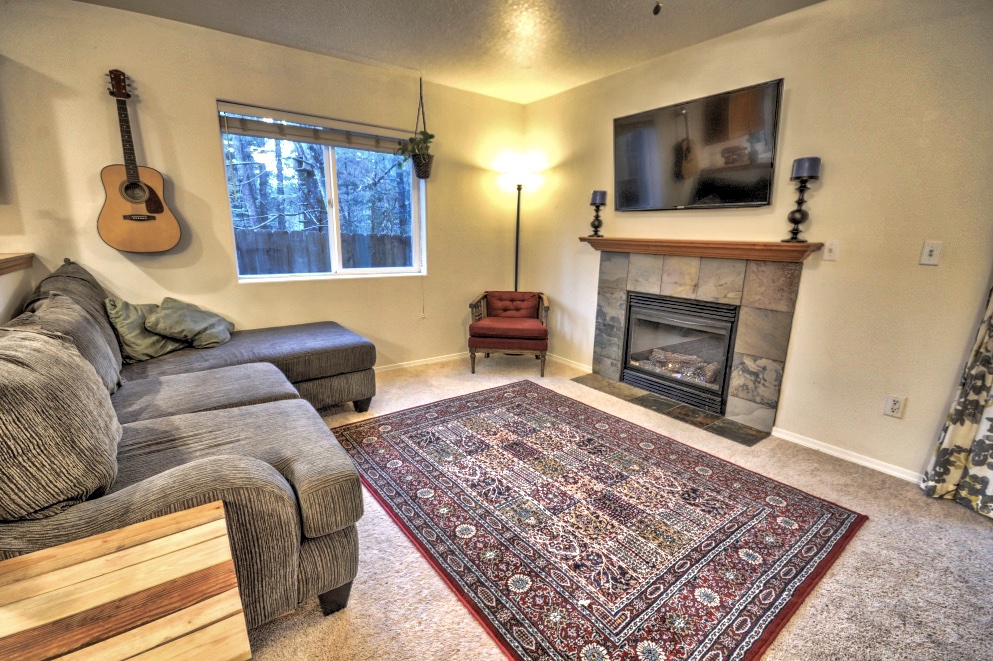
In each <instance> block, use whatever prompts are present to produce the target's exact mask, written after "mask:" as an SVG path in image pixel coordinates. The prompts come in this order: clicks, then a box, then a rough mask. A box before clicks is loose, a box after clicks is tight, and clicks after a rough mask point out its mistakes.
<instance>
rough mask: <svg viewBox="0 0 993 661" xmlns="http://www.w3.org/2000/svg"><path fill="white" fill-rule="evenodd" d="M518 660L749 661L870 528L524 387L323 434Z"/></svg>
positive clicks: (825, 505)
mask: <svg viewBox="0 0 993 661" xmlns="http://www.w3.org/2000/svg"><path fill="white" fill-rule="evenodd" d="M334 432H335V434H336V435H337V436H338V439H339V440H340V441H341V444H342V445H343V446H344V447H345V449H346V450H348V452H349V454H351V456H352V459H353V460H354V461H355V465H356V467H357V468H358V470H359V472H360V474H361V475H362V477H363V480H364V481H365V484H366V486H367V487H368V488H369V489H370V490H371V491H372V493H373V494H374V495H375V496H376V498H377V499H378V500H379V501H380V503H382V504H383V506H384V507H385V508H386V510H387V511H388V512H389V513H390V514H391V515H392V517H393V518H394V519H395V520H396V522H397V523H398V524H399V525H400V527H401V528H402V529H403V530H404V532H406V534H407V535H408V536H409V537H410V539H411V540H413V542H414V543H415V544H416V545H417V547H418V548H419V549H420V550H421V552H422V553H423V554H424V555H425V557H426V558H427V559H428V560H429V561H430V562H431V564H432V565H433V566H434V568H435V569H436V570H437V571H438V572H439V573H440V574H441V575H442V577H444V579H445V580H446V581H447V582H448V584H449V585H450V586H451V588H452V589H453V590H454V591H455V592H456V593H457V594H458V595H459V597H460V598H461V599H462V601H463V602H464V603H465V604H466V606H468V608H469V609H470V610H471V611H472V612H473V614H474V615H475V616H476V617H477V618H478V619H479V621H480V622H482V624H483V625H484V626H485V627H486V629H487V630H488V631H489V632H490V633H491V634H492V635H493V637H494V638H495V639H496V641H497V642H498V643H499V644H500V645H501V647H502V648H503V649H504V651H505V652H506V653H507V654H508V655H510V656H511V657H514V658H520V659H576V658H578V659H582V660H583V661H602V660H606V659H611V660H613V661H621V660H623V659H630V660H634V659H638V660H640V661H654V660H661V659H701V660H706V661H716V660H717V659H752V658H757V657H758V656H760V655H761V654H762V652H763V651H764V650H765V649H766V648H767V647H768V646H769V644H770V643H771V642H772V640H773V639H774V638H775V636H776V634H777V633H778V632H779V630H780V629H782V627H783V625H784V624H785V623H786V621H787V620H788V619H789V617H790V616H791V615H792V614H793V612H794V611H795V610H796V609H797V607H798V606H799V604H800V602H801V601H802V600H803V599H804V598H805V597H806V595H807V594H808V593H809V592H810V591H811V590H812V589H813V587H814V585H815V584H816V583H817V582H818V581H819V580H820V579H821V578H822V577H823V576H824V573H825V572H826V571H827V569H828V567H830V566H831V564H832V563H833V562H834V561H835V560H836V559H837V557H838V555H839V554H840V553H841V551H842V549H843V548H844V547H845V545H846V544H847V543H848V542H849V540H851V538H852V536H853V535H854V534H855V532H856V531H857V530H858V528H859V527H860V526H861V525H862V524H863V523H864V522H865V520H866V517H865V516H863V515H861V514H857V513H855V512H852V511H851V510H847V509H845V508H843V507H839V506H838V505H834V504H832V503H829V502H826V501H824V500H821V499H820V498H815V497H814V496H811V495H810V494H807V493H804V492H803V491H799V490H797V489H794V488H793V487H789V486H787V485H785V484H781V483H779V482H776V481H774V480H770V479H768V478H766V477H762V476H761V475H757V474H755V473H752V472H750V471H747V470H745V469H743V468H741V467H739V466H735V465H734V464H730V463H728V462H726V461H723V460H721V459H718V458H716V457H713V456H711V455H709V454H706V453H704V452H701V451H699V450H695V449H693V448H691V447H689V446H686V445H683V444H682V443H679V442H677V441H674V440H672V439H670V438H667V437H665V436H662V435H660V434H657V433H655V432H653V431H650V430H648V429H645V428H643V427H639V426H638V425H635V424H632V423H630V422H627V421H625V420H621V419H619V418H616V417H614V416H612V415H609V414H607V413H604V412H603V411H598V410H597V409H594V408H591V407H589V406H586V405H585V404H582V403H580V402H577V401H574V400H572V399H569V398H567V397H564V396H562V395H559V394H557V393H554V392H552V391H550V390H547V389H545V388H542V387H541V386H538V385H535V384H534V383H531V382H530V381H521V382H518V383H514V384H511V385H508V386H502V387H499V388H494V389H491V390H486V391H483V392H479V393H474V394H470V395H463V396H461V397H455V398H453V399H448V400H444V401H440V402H435V403H433V404H428V405H426V406H420V407H417V408H413V409H409V410H406V411H401V412H399V413H392V414H389V415H385V416H380V417H377V418H373V419H370V420H365V421H362V422H357V423H353V424H350V425H345V426H343V427H339V428H337V429H335V430H334Z"/></svg>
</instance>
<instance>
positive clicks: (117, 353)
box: [24, 257, 122, 369]
mask: <svg viewBox="0 0 993 661" xmlns="http://www.w3.org/2000/svg"><path fill="white" fill-rule="evenodd" d="M53 291H56V292H59V293H60V294H65V295H66V296H68V297H69V298H71V299H72V300H74V301H76V303H77V304H78V305H79V307H81V308H83V309H84V310H86V314H88V315H90V316H91V317H92V318H93V320H94V321H95V322H97V325H98V326H99V327H100V334H101V335H102V336H103V338H104V340H105V341H106V342H107V346H108V347H109V348H110V353H111V355H112V356H114V360H115V362H116V363H117V369H120V368H121V363H122V360H121V350H120V348H119V347H118V346H117V336H116V335H114V329H113V328H111V327H110V322H109V321H108V320H107V314H106V312H105V311H104V307H103V301H104V299H105V298H107V292H105V291H104V289H103V287H101V286H100V283H98V282H97V281H96V279H95V278H94V277H93V276H92V275H90V272H89V271H87V270H86V269H84V268H83V267H82V266H80V265H79V264H77V263H75V262H73V261H71V260H70V259H69V258H68V257H67V258H66V260H65V263H64V264H63V265H62V266H60V267H59V268H57V269H55V271H53V272H52V274H51V275H50V276H48V277H47V278H44V279H43V280H42V281H41V282H39V283H38V286H37V287H35V290H34V292H33V293H32V294H31V296H29V297H28V302H27V303H25V304H24V309H25V310H34V309H35V308H36V307H37V306H38V305H40V304H41V303H42V302H43V301H45V300H47V299H48V295H49V294H51V293H52V292H53Z"/></svg>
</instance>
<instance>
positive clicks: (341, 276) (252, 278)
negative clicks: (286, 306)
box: [238, 269, 427, 285]
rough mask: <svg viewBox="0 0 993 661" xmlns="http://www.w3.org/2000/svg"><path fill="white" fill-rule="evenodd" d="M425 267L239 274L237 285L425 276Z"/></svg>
mask: <svg viewBox="0 0 993 661" xmlns="http://www.w3.org/2000/svg"><path fill="white" fill-rule="evenodd" d="M426 275H427V269H424V270H422V271H416V272H414V271H411V272H405V273H300V274H291V275H240V276H238V284H239V285H250V284H255V283H275V282H308V281H311V280H367V279H370V278H410V277H419V276H426Z"/></svg>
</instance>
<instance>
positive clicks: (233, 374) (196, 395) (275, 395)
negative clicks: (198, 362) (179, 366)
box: [110, 363, 347, 424]
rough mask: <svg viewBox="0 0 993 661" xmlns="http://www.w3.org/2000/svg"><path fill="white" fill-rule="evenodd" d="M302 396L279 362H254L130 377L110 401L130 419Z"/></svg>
mask: <svg viewBox="0 0 993 661" xmlns="http://www.w3.org/2000/svg"><path fill="white" fill-rule="evenodd" d="M299 397H300V395H299V393H297V390H296V388H294V387H293V384H291V383H290V382H289V381H287V380H286V377H285V376H283V373H282V372H280V371H279V370H278V369H276V367H275V365H270V364H269V363H249V364H247V365H234V366H232V367H219V368H217V369H213V370H204V371H202V372H190V373H188V374H173V375H171V376H153V377H149V378H147V379H139V380H137V381H128V382H127V383H125V384H124V385H123V386H121V388H120V389H119V390H118V391H117V392H115V393H114V394H113V395H111V397H110V400H111V402H113V404H114V409H115V410H116V411H117V419H118V420H120V421H121V424H126V423H129V422H137V421H138V420H151V419H152V418H164V417H166V416H170V415H180V414H183V413H198V412H200V411H213V410H216V409H228V408H233V407H236V406H248V405H251V404H264V403H266V402H276V401H279V400H283V399H297V398H299ZM346 401H347V400H346Z"/></svg>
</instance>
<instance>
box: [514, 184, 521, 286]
mask: <svg viewBox="0 0 993 661" xmlns="http://www.w3.org/2000/svg"><path fill="white" fill-rule="evenodd" d="M521 188H522V186H521V184H517V228H516V230H515V233H514V291H517V269H518V264H519V263H520V260H521Z"/></svg>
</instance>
